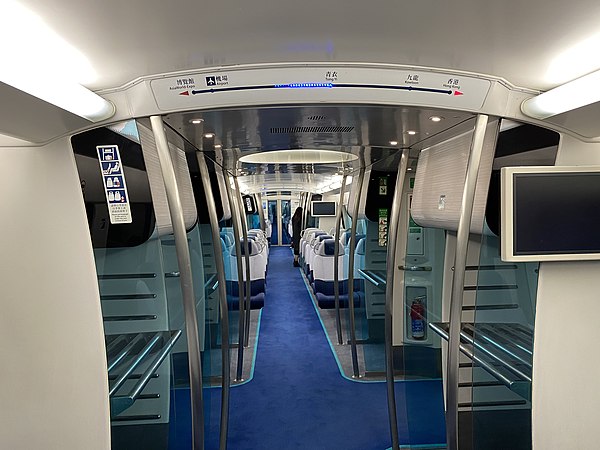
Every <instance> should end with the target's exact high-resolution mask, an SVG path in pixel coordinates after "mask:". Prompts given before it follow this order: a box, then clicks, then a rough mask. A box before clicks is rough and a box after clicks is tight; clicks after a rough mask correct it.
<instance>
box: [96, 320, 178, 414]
mask: <svg viewBox="0 0 600 450" xmlns="http://www.w3.org/2000/svg"><path fill="white" fill-rule="evenodd" d="M181 334H182V331H181V330H175V331H158V332H149V333H133V334H119V335H109V336H106V354H107V360H108V376H109V382H110V386H109V397H110V412H111V416H112V417H114V416H117V415H118V414H120V413H122V412H123V411H125V410H126V409H127V408H129V407H130V406H131V405H133V404H134V402H135V401H136V400H137V399H138V398H140V394H141V393H142V391H143V390H144V388H145V387H146V385H147V384H148V382H149V381H150V380H151V379H152V378H156V370H157V369H158V367H159V366H160V365H161V364H162V362H163V361H164V359H165V358H166V356H167V355H168V354H169V352H170V351H171V349H172V348H173V346H174V345H175V343H176V342H177V340H178V339H179V337H180V336H181ZM138 367H144V368H145V369H144V372H143V373H141V374H134V373H133V372H134V371H135V370H136V369H137V368H138ZM133 379H137V380H138V381H137V382H136V383H135V384H134V385H133V387H132V388H131V389H130V390H129V392H128V393H127V394H126V395H116V394H117V391H119V390H120V389H121V387H122V386H123V384H125V382H126V381H127V380H133Z"/></svg>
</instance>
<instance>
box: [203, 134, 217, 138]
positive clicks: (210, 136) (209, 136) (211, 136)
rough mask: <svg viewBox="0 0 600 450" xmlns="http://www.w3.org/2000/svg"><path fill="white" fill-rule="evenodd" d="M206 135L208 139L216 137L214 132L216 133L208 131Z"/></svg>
mask: <svg viewBox="0 0 600 450" xmlns="http://www.w3.org/2000/svg"><path fill="white" fill-rule="evenodd" d="M204 137H205V138H206V139H212V138H214V137H215V134H214V133H206V134H205V135H204Z"/></svg>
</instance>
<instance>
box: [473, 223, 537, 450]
mask: <svg viewBox="0 0 600 450" xmlns="http://www.w3.org/2000/svg"><path fill="white" fill-rule="evenodd" d="M472 269H473V270H474V269H476V268H472ZM478 269H479V270H478V277H477V280H476V282H475V280H470V281H471V284H470V286H469V285H467V286H466V287H465V289H469V288H471V289H473V294H475V293H476V296H475V295H473V296H471V302H470V303H468V304H465V306H464V310H465V314H469V315H470V318H469V319H468V320H465V323H464V325H463V337H462V341H463V342H462V345H464V346H465V347H468V349H470V351H472V353H473V369H472V384H471V386H470V389H471V391H472V416H473V417H472V440H473V449H481V450H483V449H486V450H493V449H504V448H511V449H530V448H531V382H532V364H533V330H534V319H535V298H536V292H537V275H538V263H504V262H502V261H501V260H500V246H499V238H498V237H497V236H496V235H495V234H493V233H492V232H491V231H490V230H489V229H486V230H485V232H484V235H483V236H482V240H481V251H480V257H479V266H478ZM467 282H469V280H467ZM475 289H476V290H475ZM473 297H475V298H473ZM466 299H467V298H466Z"/></svg>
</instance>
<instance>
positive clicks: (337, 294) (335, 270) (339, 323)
mask: <svg viewBox="0 0 600 450" xmlns="http://www.w3.org/2000/svg"><path fill="white" fill-rule="evenodd" d="M345 188H346V174H344V176H343V177H342V186H341V187H340V201H339V203H338V209H337V214H336V218H335V242H334V244H333V258H334V259H333V295H334V298H335V326H336V330H337V338H338V344H339V345H342V344H343V343H344V337H343V336H342V317H341V313H340V284H339V283H340V276H339V273H338V272H339V268H340V267H339V266H340V263H339V256H340V224H341V221H342V207H343V206H344V189H345Z"/></svg>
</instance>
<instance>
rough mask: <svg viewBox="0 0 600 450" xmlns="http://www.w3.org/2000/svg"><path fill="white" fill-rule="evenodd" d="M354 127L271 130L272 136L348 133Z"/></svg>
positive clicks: (278, 128) (279, 128)
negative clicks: (282, 134)
mask: <svg viewBox="0 0 600 450" xmlns="http://www.w3.org/2000/svg"><path fill="white" fill-rule="evenodd" d="M353 130H354V127H340V126H328V127H327V126H326V127H277V128H271V133H272V134H281V133H284V134H286V133H290V134H291V133H350V132H351V131H353Z"/></svg>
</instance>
